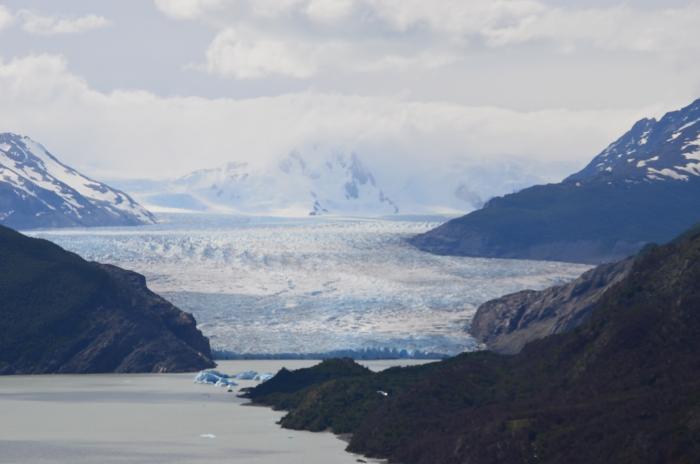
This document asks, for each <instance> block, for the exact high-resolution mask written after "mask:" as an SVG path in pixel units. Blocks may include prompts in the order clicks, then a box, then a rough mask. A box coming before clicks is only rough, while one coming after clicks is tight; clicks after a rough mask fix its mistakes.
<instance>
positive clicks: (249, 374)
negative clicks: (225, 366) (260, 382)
mask: <svg viewBox="0 0 700 464" xmlns="http://www.w3.org/2000/svg"><path fill="white" fill-rule="evenodd" d="M257 376H258V373H257V372H255V371H244V372H241V373H239V374H236V375H235V376H234V378H235V379H238V380H255V377H257Z"/></svg>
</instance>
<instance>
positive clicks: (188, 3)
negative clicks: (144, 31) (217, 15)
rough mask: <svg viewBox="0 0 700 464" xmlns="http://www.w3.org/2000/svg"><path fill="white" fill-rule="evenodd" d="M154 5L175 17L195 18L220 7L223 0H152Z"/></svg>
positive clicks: (223, 2)
mask: <svg viewBox="0 0 700 464" xmlns="http://www.w3.org/2000/svg"><path fill="white" fill-rule="evenodd" d="M154 1H155V5H156V7H157V8H158V9H159V10H160V11H162V12H163V13H165V14H166V15H168V16H170V17H172V18H176V19H195V18H199V17H201V16H202V15H204V13H209V12H211V11H212V10H216V9H217V8H220V7H221V6H222V5H223V4H225V0H154Z"/></svg>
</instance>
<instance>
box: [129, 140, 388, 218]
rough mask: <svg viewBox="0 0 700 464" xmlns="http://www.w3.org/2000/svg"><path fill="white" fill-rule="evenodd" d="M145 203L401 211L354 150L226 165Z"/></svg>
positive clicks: (282, 211) (252, 210) (272, 210)
mask: <svg viewBox="0 0 700 464" xmlns="http://www.w3.org/2000/svg"><path fill="white" fill-rule="evenodd" d="M165 190H166V191H161V192H158V193H154V194H149V195H148V196H145V197H143V198H144V201H147V202H148V203H149V204H153V205H156V206H161V207H175V208H182V209H190V210H209V211H226V212H233V213H242V214H263V215H265V214H269V215H292V216H305V215H312V216H313V215H321V214H370V215H384V214H394V213H398V212H399V206H398V205H397V204H396V203H395V202H394V201H392V199H391V198H390V197H389V196H388V195H387V194H385V192H384V190H382V188H381V186H380V185H379V184H378V182H377V180H376V179H375V177H374V175H373V174H372V172H371V171H370V170H369V169H368V168H367V167H366V166H365V165H364V164H363V163H362V161H360V158H359V157H358V156H357V155H356V154H354V153H351V154H346V153H340V152H336V153H332V154H331V155H328V156H318V154H313V155H309V156H302V155H301V154H300V153H299V152H298V151H293V152H291V153H290V154H288V155H287V156H285V157H284V158H282V159H281V160H279V161H278V162H276V163H274V162H273V163H267V164H263V165H260V166H254V165H252V164H250V163H228V164H226V165H225V166H222V167H219V168H214V169H203V170H199V171H195V172H192V173H191V174H188V175H186V176H184V177H181V178H179V179H176V180H175V181H173V182H170V183H169V184H168V185H167V188H166V189H165Z"/></svg>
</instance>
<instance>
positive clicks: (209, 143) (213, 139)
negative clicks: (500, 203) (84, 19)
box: [0, 55, 647, 188]
mask: <svg viewBox="0 0 700 464" xmlns="http://www.w3.org/2000/svg"><path fill="white" fill-rule="evenodd" d="M0 101H2V102H3V111H2V112H0V127H1V128H2V130H7V131H13V132H20V133H25V134H27V135H29V136H32V137H34V138H36V139H37V140H39V141H40V142H42V143H44V144H45V145H46V146H47V147H48V148H49V149H51V150H53V151H54V152H55V153H56V154H57V155H58V156H60V157H61V158H62V159H65V161H66V162H68V163H69V164H72V165H74V166H75V167H77V168H79V169H83V170H85V171H87V172H88V173H90V174H95V175H100V176H105V175H108V176H110V177H115V176H116V177H120V176H121V177H126V176H132V177H162V176H177V175H182V174H185V173H187V172H189V171H192V170H195V169H199V168H202V167H209V166H217V165H220V164H223V163H226V162H230V161H247V162H250V163H266V162H275V160H277V159H278V158H279V157H280V156H283V155H285V154H287V153H289V152H290V151H291V150H293V149H295V148H302V149H303V147H309V146H314V145H318V144H321V145H323V146H325V147H330V148H332V149H343V150H347V151H357V152H358V153H360V154H361V155H362V156H363V158H364V159H367V160H368V164H370V166H375V167H378V172H380V173H383V174H382V175H384V176H386V177H387V178H389V179H392V178H394V177H396V178H397V179H399V178H405V177H406V176H408V175H409V174H411V173H412V174H411V175H415V176H418V177H420V175H422V174H421V173H425V172H429V171H431V170H432V169H436V167H441V168H445V167H449V166H451V165H453V164H455V163H458V164H460V165H467V164H473V165H491V166H494V165H498V163H499V162H501V161H502V160H503V159H507V158H511V157H512V158H519V159H522V160H525V161H527V162H528V163H529V165H530V166H538V165H543V164H547V163H550V164H551V163H552V162H564V163H568V168H570V167H571V165H572V164H574V165H577V164H578V165H583V164H584V163H585V162H586V161H587V160H588V159H589V158H590V157H592V156H593V155H594V154H595V153H597V152H598V151H599V150H600V149H602V148H603V147H604V146H605V145H607V144H608V143H609V142H610V141H611V140H612V139H613V138H614V137H616V136H618V135H619V134H620V132H621V131H623V130H625V129H627V128H628V126H629V125H630V124H631V123H632V122H633V121H634V120H636V119H637V117H639V116H641V115H643V114H645V113H647V111H642V110H639V109H633V110H618V111H611V110H608V111H567V110H546V111H532V112H519V111H514V110H509V109H503V108H495V107H472V106H464V105H458V104H453V103H440V102H416V101H410V100H405V99H402V98H399V97H361V96H348V95H339V94H334V93H314V92H301V93H295V94H287V95H281V96H276V97H259V98H247V99H229V98H200V97H159V96H156V95H154V94H152V93H149V92H144V91H114V92H109V93H105V92H100V91H97V90H95V89H92V88H91V87H90V86H89V85H88V83H87V82H86V81H85V80H84V79H82V78H81V77H79V76H76V75H74V74H72V73H71V72H70V71H69V70H68V68H67V63H66V61H65V59H64V58H62V57H60V56H55V55H32V56H26V57H22V58H17V59H13V60H11V61H7V62H0ZM557 174H559V175H564V174H566V171H563V172H558V173H557ZM543 175H544V174H543ZM508 176H509V174H508V173H505V172H504V173H503V179H502V182H503V185H506V183H507V180H508ZM499 185H501V184H499ZM493 188H500V187H498V185H495V186H493Z"/></svg>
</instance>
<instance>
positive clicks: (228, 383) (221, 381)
mask: <svg viewBox="0 0 700 464" xmlns="http://www.w3.org/2000/svg"><path fill="white" fill-rule="evenodd" d="M214 385H216V386H217V387H227V388H230V387H235V386H236V385H238V384H237V383H236V382H234V381H233V380H231V379H219V380H218V381H217V382H216V383H215V384H214Z"/></svg>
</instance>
